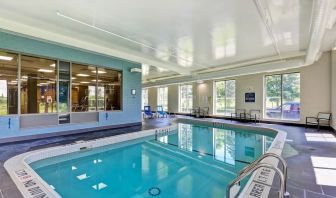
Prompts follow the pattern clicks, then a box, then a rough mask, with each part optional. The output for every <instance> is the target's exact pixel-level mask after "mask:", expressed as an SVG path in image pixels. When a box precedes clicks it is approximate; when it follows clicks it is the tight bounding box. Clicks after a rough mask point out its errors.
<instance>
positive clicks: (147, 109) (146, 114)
mask: <svg viewBox="0 0 336 198" xmlns="http://www.w3.org/2000/svg"><path fill="white" fill-rule="evenodd" d="M143 117H144V118H154V114H153V112H152V110H151V106H144V113H143Z"/></svg>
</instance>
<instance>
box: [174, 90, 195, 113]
mask: <svg viewBox="0 0 336 198" xmlns="http://www.w3.org/2000/svg"><path fill="white" fill-rule="evenodd" d="M183 86H191V108H190V110H191V109H192V108H193V105H194V101H193V100H194V92H193V88H194V87H193V84H181V85H179V88H178V111H179V113H190V110H189V111H182V106H181V99H182V97H181V95H182V94H181V90H182V89H181V88H182V87H183Z"/></svg>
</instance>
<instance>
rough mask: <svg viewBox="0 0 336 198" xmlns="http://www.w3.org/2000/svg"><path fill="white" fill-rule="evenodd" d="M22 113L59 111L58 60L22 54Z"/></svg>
mask: <svg viewBox="0 0 336 198" xmlns="http://www.w3.org/2000/svg"><path fill="white" fill-rule="evenodd" d="M21 79H22V80H21V96H20V99H21V113H22V114H28V113H53V112H57V101H56V80H57V72H56V61H54V60H49V59H44V58H37V57H31V56H22V58H21Z"/></svg>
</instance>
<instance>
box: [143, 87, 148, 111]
mask: <svg viewBox="0 0 336 198" xmlns="http://www.w3.org/2000/svg"><path fill="white" fill-rule="evenodd" d="M144 91H145V92H146V95H147V96H146V103H145V102H144V101H143V99H144V97H143V96H144ZM148 105H149V99H148V88H142V89H141V106H142V107H141V110H143V108H144V106H148Z"/></svg>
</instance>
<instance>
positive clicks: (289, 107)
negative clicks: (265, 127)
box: [265, 73, 300, 120]
mask: <svg viewBox="0 0 336 198" xmlns="http://www.w3.org/2000/svg"><path fill="white" fill-rule="evenodd" d="M265 117H266V118H272V119H284V120H300V73H291V74H278V75H270V76H266V77H265Z"/></svg>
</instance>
